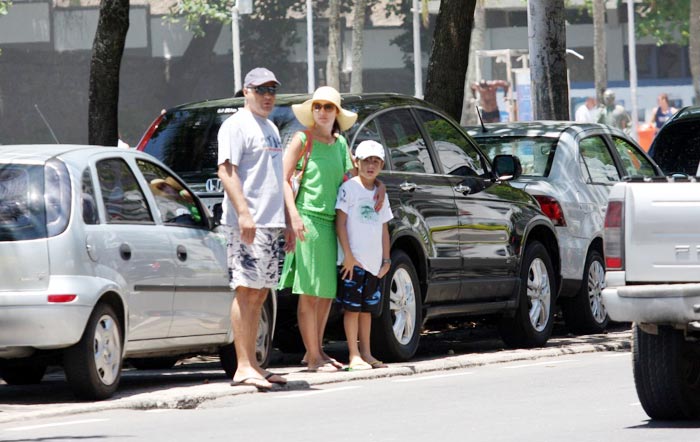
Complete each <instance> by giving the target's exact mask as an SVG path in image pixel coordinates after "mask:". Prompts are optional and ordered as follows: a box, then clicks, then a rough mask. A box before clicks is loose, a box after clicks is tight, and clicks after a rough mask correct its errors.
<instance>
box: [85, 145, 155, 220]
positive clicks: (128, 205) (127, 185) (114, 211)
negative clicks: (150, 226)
mask: <svg viewBox="0 0 700 442" xmlns="http://www.w3.org/2000/svg"><path fill="white" fill-rule="evenodd" d="M97 179H98V180H99V182H100V190H101V192H102V202H103V204H104V206H105V213H106V218H107V222H108V223H132V222H136V223H143V222H147V223H152V222H153V218H152V217H151V212H150V211H149V210H148V205H147V204H146V198H145V197H144V195H143V191H142V190H141V187H139V184H138V182H137V181H136V177H134V174H133V173H132V172H131V169H130V168H129V165H128V164H126V162H125V161H124V160H122V159H121V158H110V159H107V160H102V161H99V162H98V163H97Z"/></svg>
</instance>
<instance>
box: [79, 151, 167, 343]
mask: <svg viewBox="0 0 700 442" xmlns="http://www.w3.org/2000/svg"><path fill="white" fill-rule="evenodd" d="M94 168H95V175H94V177H95V178H96V182H97V186H96V188H97V191H98V192H97V198H99V200H100V201H101V204H99V206H100V212H101V214H102V221H101V222H100V223H98V224H88V225H86V232H87V236H88V248H89V250H91V253H90V256H91V258H92V259H93V260H94V261H95V262H96V264H97V265H96V274H97V275H98V276H102V277H105V278H107V279H110V280H113V281H116V282H117V283H118V284H119V285H120V286H122V287H124V288H125V289H126V290H127V292H126V298H127V305H128V311H129V335H128V338H129V341H138V340H150V339H159V338H166V337H167V336H168V331H169V329H170V323H171V321H172V307H173V296H174V282H175V271H176V270H177V265H176V263H175V257H174V254H173V253H171V252H170V250H171V249H172V246H171V244H170V240H169V238H168V235H167V234H166V232H165V231H164V229H163V228H162V226H158V225H156V223H155V221H154V219H153V214H152V212H151V210H150V207H149V205H148V202H147V199H146V196H145V194H144V190H143V189H142V188H141V186H140V185H139V182H138V180H137V178H136V176H135V174H134V171H133V170H132V169H131V167H130V165H129V164H128V163H127V161H126V160H125V159H124V158H117V157H111V158H110V157H106V158H99V159H97V160H96V161H95V163H94ZM91 185H92V184H91V182H90V180H88V177H85V176H84V178H83V192H84V193H87V192H89V189H88V188H89V186H91Z"/></svg>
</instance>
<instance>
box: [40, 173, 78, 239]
mask: <svg viewBox="0 0 700 442" xmlns="http://www.w3.org/2000/svg"><path fill="white" fill-rule="evenodd" d="M44 208H45V211H46V233H47V235H48V236H49V237H52V236H56V235H58V234H60V233H62V232H63V231H64V230H66V227H67V226H68V220H69V219H70V211H71V183H70V175H69V174H68V169H67V168H66V165H65V164H63V162H62V161H58V160H56V159H52V160H49V161H47V162H46V165H44Z"/></svg>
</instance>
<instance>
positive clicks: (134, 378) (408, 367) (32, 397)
mask: <svg viewBox="0 0 700 442" xmlns="http://www.w3.org/2000/svg"><path fill="white" fill-rule="evenodd" d="M630 343H631V332H630V331H629V330H623V331H613V332H609V333H606V334H599V335H590V336H566V337H557V338H552V339H550V341H549V343H548V344H547V347H544V348H537V349H529V350H503V349H495V350H484V349H477V350H476V351H474V352H468V353H466V354H459V355H451V354H450V352H451V351H452V350H449V351H448V352H447V355H446V356H430V357H426V358H423V359H416V360H412V361H409V362H404V363H393V364H389V368H386V369H377V370H368V371H357V372H345V371H341V372H337V373H308V372H305V371H304V370H305V369H304V367H301V366H273V367H272V368H271V371H273V372H275V373H279V374H284V376H285V377H286V378H287V380H288V381H289V382H288V384H287V385H286V386H284V387H279V386H275V389H274V390H273V391H272V392H271V393H266V394H274V392H275V391H290V390H306V389H311V388H313V387H314V386H319V385H325V384H332V383H337V382H347V381H353V380H359V379H378V378H388V377H394V376H411V375H416V374H421V373H428V372H435V371H444V370H453V369H459V368H468V367H475V366H482V365H489V364H498V363H504V362H512V361H525V360H534V359H539V358H546V357H553V356H561V355H570V354H577V353H592V352H600V351H629V350H630ZM477 346H478V343H477ZM482 346H483V344H482ZM164 376H168V379H166V380H163V377H164ZM47 378H48V379H47V380H46V381H45V382H44V383H43V384H41V385H40V386H31V387H10V386H7V385H0V424H1V423H8V422H19V421H26V420H30V419H37V418H47V417H57V416H66V415H72V414H78V413H88V412H95V411H103V410H114V409H136V410H149V409H156V408H182V409H191V408H196V407H197V406H198V405H199V404H201V403H202V402H205V401H208V400H212V399H217V398H221V397H226V396H234V395H238V394H251V393H256V392H257V390H256V389H255V388H254V387H248V386H239V387H231V386H230V385H229V380H228V379H226V378H225V377H224V376H222V371H221V369H220V367H219V364H218V360H216V359H212V358H193V359H190V360H187V361H185V362H184V363H183V364H178V366H177V367H175V368H174V369H172V370H168V371H163V372H154V371H150V372H148V371H136V370H127V371H125V372H124V374H123V376H122V386H123V388H120V390H119V391H118V392H117V394H116V395H115V397H114V398H112V399H110V400H106V401H101V402H75V400H74V399H73V398H72V396H70V392H69V390H68V387H67V386H65V384H62V385H61V387H60V389H61V391H62V392H61V393H55V391H56V390H58V388H56V385H57V383H59V382H64V381H63V378H62V373H60V372H59V373H58V374H54V375H50V376H47ZM210 378H212V379H210ZM170 379H173V382H170ZM177 382H179V383H180V384H183V383H186V384H187V385H184V386H183V385H177ZM144 383H146V384H147V383H150V384H154V385H147V386H145V387H143V386H142V387H140V388H139V386H138V384H144ZM173 383H175V384H176V385H175V386H173ZM51 384H53V386H54V388H52V386H51ZM64 390H65V391H64ZM52 394H53V395H54V396H55V395H58V396H57V397H56V398H55V399H52V398H51V395H52Z"/></svg>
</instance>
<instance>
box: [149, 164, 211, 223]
mask: <svg viewBox="0 0 700 442" xmlns="http://www.w3.org/2000/svg"><path fill="white" fill-rule="evenodd" d="M136 164H137V165H138V166H139V170H140V171H141V173H142V174H143V176H144V178H145V179H146V181H147V182H148V185H149V187H150V188H151V193H153V197H154V199H155V200H156V206H157V207H158V211H159V212H160V218H161V221H163V223H164V224H170V225H188V226H200V227H201V226H204V222H205V220H204V219H203V217H202V209H201V207H200V206H199V204H198V203H197V200H196V199H195V198H194V197H193V196H192V193H191V192H190V191H189V190H188V189H187V188H185V187H184V186H183V185H182V184H181V183H180V182H179V181H178V180H177V179H176V178H175V177H174V176H172V175H171V174H170V173H168V171H166V170H165V169H163V168H162V167H160V166H158V165H156V164H153V163H151V162H150V161H144V160H137V161H136Z"/></svg>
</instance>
